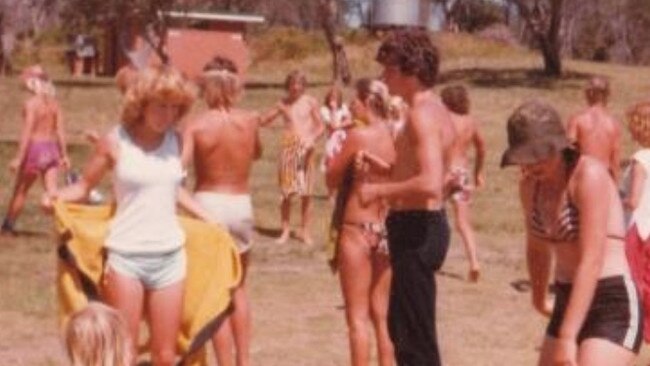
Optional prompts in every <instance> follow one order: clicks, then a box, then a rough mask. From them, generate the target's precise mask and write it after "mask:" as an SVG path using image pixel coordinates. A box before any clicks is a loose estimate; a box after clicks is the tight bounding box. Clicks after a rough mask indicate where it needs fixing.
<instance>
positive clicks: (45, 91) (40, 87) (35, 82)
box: [20, 65, 56, 96]
mask: <svg viewBox="0 0 650 366" xmlns="http://www.w3.org/2000/svg"><path fill="white" fill-rule="evenodd" d="M20 79H21V80H22V81H23V85H25V88H26V89H27V90H29V91H30V92H32V93H34V94H36V95H46V96H54V95H55V94H56V90H55V89H54V84H52V81H51V80H50V77H49V76H48V75H47V72H45V70H44V69H43V67H41V65H32V66H29V67H26V68H25V69H23V72H22V73H21V74H20Z"/></svg>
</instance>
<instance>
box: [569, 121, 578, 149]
mask: <svg viewBox="0 0 650 366" xmlns="http://www.w3.org/2000/svg"><path fill="white" fill-rule="evenodd" d="M566 137H567V138H568V139H569V141H571V143H577V142H578V116H573V117H571V118H570V119H569V121H568V122H567V124H566Z"/></svg>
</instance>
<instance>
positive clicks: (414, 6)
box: [371, 0, 431, 28]
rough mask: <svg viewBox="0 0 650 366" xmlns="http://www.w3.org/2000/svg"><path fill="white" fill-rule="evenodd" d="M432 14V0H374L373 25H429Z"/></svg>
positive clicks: (389, 26)
mask: <svg viewBox="0 0 650 366" xmlns="http://www.w3.org/2000/svg"><path fill="white" fill-rule="evenodd" d="M430 14H431V4H430V0H373V1H372V8H371V26H372V27H373V28H392V27H427V26H428V24H429V16H430Z"/></svg>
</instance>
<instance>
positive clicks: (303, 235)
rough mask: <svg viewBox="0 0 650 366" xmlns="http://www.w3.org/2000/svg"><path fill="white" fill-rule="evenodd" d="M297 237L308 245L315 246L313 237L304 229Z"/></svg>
mask: <svg viewBox="0 0 650 366" xmlns="http://www.w3.org/2000/svg"><path fill="white" fill-rule="evenodd" d="M297 237H298V239H300V240H301V241H302V242H303V243H305V244H306V245H312V244H314V240H313V239H312V237H311V235H309V231H307V230H305V229H304V228H303V229H300V231H299V232H298V235H297Z"/></svg>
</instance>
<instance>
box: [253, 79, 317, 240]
mask: <svg viewBox="0 0 650 366" xmlns="http://www.w3.org/2000/svg"><path fill="white" fill-rule="evenodd" d="M306 84H307V79H306V78H305V75H304V74H303V73H302V72H300V71H297V70H295V71H292V72H290V73H289V75H287V78H286V81H285V87H286V90H287V96H286V97H285V98H284V99H282V100H281V101H280V102H279V103H278V104H277V106H276V107H275V108H274V109H272V110H271V111H270V112H268V113H267V114H266V115H265V116H264V117H263V118H262V119H263V121H262V124H263V125H267V124H269V123H271V122H272V121H273V120H275V118H277V117H278V116H282V117H283V120H284V132H283V135H282V151H281V152H280V159H279V166H278V178H279V180H280V190H281V191H282V201H281V203H280V213H281V220H282V234H280V237H279V238H278V239H277V242H278V243H284V242H286V241H287V239H289V235H290V230H289V219H290V215H291V198H292V197H293V196H294V195H298V196H300V197H301V199H302V227H301V229H300V231H299V233H298V237H299V238H301V239H302V240H303V242H305V243H306V244H311V243H312V239H311V235H310V233H309V224H310V219H311V197H310V196H311V193H312V190H313V184H314V177H313V175H314V144H315V143H316V141H317V140H318V138H319V137H320V136H321V135H322V134H323V132H325V126H324V125H323V122H322V121H321V118H320V113H319V103H318V101H317V100H316V99H315V98H314V97H312V96H310V95H307V94H305V87H306Z"/></svg>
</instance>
